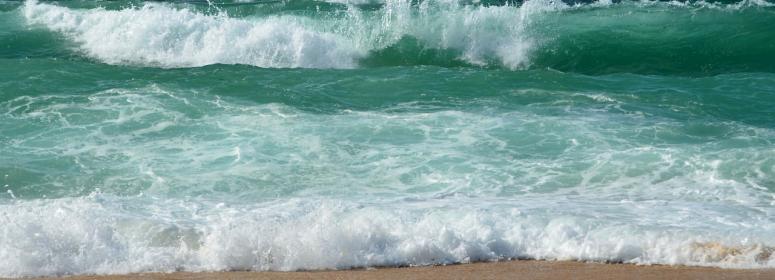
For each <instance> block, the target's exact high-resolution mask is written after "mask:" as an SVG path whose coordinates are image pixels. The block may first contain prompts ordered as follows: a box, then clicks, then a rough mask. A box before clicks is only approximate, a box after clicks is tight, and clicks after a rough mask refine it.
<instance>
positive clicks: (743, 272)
mask: <svg viewBox="0 0 775 280" xmlns="http://www.w3.org/2000/svg"><path fill="white" fill-rule="evenodd" d="M0 279H13V278H0ZM17 279H68V280H136V279H154V280H157V279H158V280H175V279H218V280H222V279H224V280H225V279H366V280H371V279H710V280H713V279H775V268H767V269H727V268H717V267H701V266H670V265H635V264H608V263H589V262H576V261H537V260H515V261H499V262H477V263H470V264H454V265H438V266H416V267H394V268H390V267H385V268H367V269H351V270H321V271H294V272H276V271H263V272H253V271H232V272H172V273H159V272H153V273H133V274H120V275H75V276H62V277H31V278H17Z"/></svg>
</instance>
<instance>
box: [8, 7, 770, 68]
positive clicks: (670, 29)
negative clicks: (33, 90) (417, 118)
mask: <svg viewBox="0 0 775 280" xmlns="http://www.w3.org/2000/svg"><path fill="white" fill-rule="evenodd" d="M332 2H335V3H344V4H330V5H335V7H334V8H329V9H327V10H326V11H325V12H312V13H292V12H276V13H271V14H260V13H259V14H260V15H259V14H256V15H250V13H248V14H247V15H242V16H229V13H228V11H221V12H219V13H215V14H213V13H206V12H202V11H201V10H197V9H194V8H192V7H195V6H190V5H189V6H173V5H171V4H145V5H143V6H141V7H132V8H124V9H117V10H106V9H102V8H95V9H73V8H66V7H62V6H56V5H51V4H42V3H38V2H37V1H28V2H26V4H25V5H24V7H23V8H22V10H23V13H24V16H25V18H26V20H27V22H28V23H29V24H32V25H35V26H43V27H45V28H47V29H50V30H53V31H56V32H59V33H62V34H64V35H65V36H66V37H67V38H69V39H70V40H72V41H73V42H75V43H76V44H77V47H76V48H77V49H78V51H79V52H82V53H83V54H85V55H86V56H88V57H91V58H95V59H98V60H100V61H102V62H105V63H110V64H132V65H142V66H154V67H165V68H173V67H196V66H203V65H209V64H247V65H254V66H259V67H269V68H295V67H302V68H355V67H376V66H391V65H440V66H478V67H496V68H507V69H512V70H521V69H530V68H552V69H557V70H561V71H572V72H581V73H610V72H637V73H686V74H691V73H724V72H742V71H748V72H771V71H775V64H773V63H770V61H775V45H773V44H772V43H771V42H772V41H773V39H775V38H774V37H773V35H772V32H770V29H769V27H770V26H771V23H772V22H775V10H773V9H772V8H771V7H770V6H771V5H770V4H768V3H767V2H752V1H747V2H740V3H735V4H712V3H705V2H699V3H679V2H669V3H660V2H656V3H655V2H637V3H636V2H623V3H616V4H614V3H605V2H595V3H591V4H577V5H568V4H564V3H562V2H554V1H547V0H535V1H528V2H525V3H523V4H521V5H516V4H510V3H508V2H506V3H504V4H502V5H483V4H481V5H473V4H465V3H459V2H457V1H421V2H416V1H406V0H390V1H383V2H373V1H366V2H364V3H365V4H366V6H368V7H369V8H364V7H363V5H364V3H361V2H363V1H355V2H353V1H332ZM353 3H354V4H353ZM374 3H377V4H374ZM237 8H239V7H237ZM318 8H319V7H318ZM299 9H301V10H304V9H305V8H304V7H302V8H299ZM235 11H240V10H235ZM234 13H236V12H234Z"/></svg>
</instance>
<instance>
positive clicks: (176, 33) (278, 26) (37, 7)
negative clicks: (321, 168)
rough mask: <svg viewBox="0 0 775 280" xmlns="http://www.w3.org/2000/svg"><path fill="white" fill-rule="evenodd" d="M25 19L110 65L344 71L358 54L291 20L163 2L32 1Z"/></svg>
mask: <svg viewBox="0 0 775 280" xmlns="http://www.w3.org/2000/svg"><path fill="white" fill-rule="evenodd" d="M24 13H25V16H26V18H27V19H28V21H29V22H30V23H32V24H42V25H45V26H46V27H47V28H49V29H51V30H55V31H58V32H62V33H64V34H66V35H68V36H70V37H71V38H72V39H73V40H74V41H76V42H77V43H79V44H80V46H81V50H82V51H83V52H85V53H86V54H87V55H89V56H91V57H94V58H97V59H100V60H102V61H104V62H106V63H111V64H119V63H133V64H142V65H154V66H162V67H190V66H202V65H208V64H216V63H222V64H249V65H255V66H261V67H311V68H349V67H354V66H355V60H356V59H357V58H358V57H359V56H360V55H362V53H360V52H359V51H358V50H355V49H353V48H352V47H351V44H349V43H348V42H347V39H346V38H342V37H341V36H337V35H335V34H331V33H326V32H317V31H314V30H310V29H308V28H306V27H305V26H304V25H303V24H302V23H300V22H299V21H298V20H297V19H294V18H289V17H270V18H266V19H262V20H255V21H250V20H244V19H234V18H229V17H227V16H212V15H204V14H200V13H197V12H194V11H190V10H187V9H175V8H171V7H168V6H166V5H160V4H146V5H144V6H142V7H140V8H137V9H125V10H120V11H108V10H104V9H94V10H84V11H81V10H71V9H68V8H64V7H59V6H55V5H49V4H39V3H37V1H28V2H27V3H26V4H25V7H24Z"/></svg>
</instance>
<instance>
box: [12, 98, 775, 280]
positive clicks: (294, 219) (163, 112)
mask: <svg viewBox="0 0 775 280" xmlns="http://www.w3.org/2000/svg"><path fill="white" fill-rule="evenodd" d="M522 94H529V93H527V92H525V93H522ZM557 94H558V95H561V96H564V97H565V98H569V99H571V100H573V101H574V102H595V103H601V106H609V105H611V104H616V102H621V101H619V100H618V99H621V98H622V97H621V96H619V98H618V99H617V98H614V97H611V96H609V95H607V94H605V93H600V92H596V93H585V94H579V95H572V94H567V93H557ZM558 102H559V101H558ZM413 106H415V105H414V104H403V105H398V106H397V107H396V108H392V109H391V110H389V111H390V112H382V111H370V112H358V111H342V112H332V113H329V114H315V113H310V112H305V111H303V110H299V109H295V108H294V107H291V106H285V105H281V104H258V105H256V104H244V103H240V102H239V100H235V99H230V98H216V97H214V96H211V95H207V94H204V95H199V94H196V93H190V94H176V93H174V92H172V91H169V90H165V89H164V88H163V87H160V86H155V85H154V86H148V87H145V88H139V89H114V90H107V91H104V92H100V93H96V94H91V95H88V96H45V95H44V96H35V97H19V98H16V99H14V100H9V101H6V102H3V103H0V110H1V111H0V120H2V121H3V123H4V126H5V127H15V126H17V125H19V124H24V125H30V124H35V123H45V124H46V126H47V127H46V129H45V130H41V131H40V132H36V133H33V134H30V135H26V136H25V137H23V138H21V137H20V138H19V139H15V140H14V141H10V142H8V146H7V147H6V148H7V149H4V150H3V152H4V153H5V155H6V156H8V157H10V158H24V159H28V160H30V161H31V162H32V163H33V164H34V162H35V161H46V162H47V163H46V165H54V166H68V167H69V168H72V170H73V171H72V172H77V174H79V176H73V175H72V174H73V173H68V174H62V173H61V172H51V173H50V174H47V173H45V172H46V170H35V169H34V168H30V169H31V171H29V172H43V173H40V174H37V173H36V174H33V175H32V176H29V178H27V179H25V180H27V181H23V182H24V183H25V185H24V186H18V185H15V183H14V182H18V181H15V180H16V178H15V176H18V172H17V173H13V174H12V175H11V176H10V177H7V178H4V180H5V181H4V182H7V184H10V186H9V187H10V189H13V190H14V192H15V196H14V197H10V196H0V224H1V225H2V226H1V227H0V259H2V260H4V261H3V262H0V276H8V277H16V276H40V275H61V274H85V273H99V274H112V273H128V272H142V271H175V270H186V271H203V270H207V271H210V270H243V269H250V270H297V269H344V268H350V267H362V266H396V265H425V264H445V263H458V262H472V261H489V260H498V259H508V258H534V259H558V260H583V261H613V262H627V263H640V264H653V263H658V264H686V265H706V266H718V267H739V268H753V267H775V258H773V257H772V252H773V244H775V236H773V235H772V234H771V233H772V232H773V231H775V220H773V217H775V212H774V211H775V210H774V209H773V208H772V206H773V205H772V203H773V201H774V200H773V193H772V192H771V191H770V190H768V189H767V187H768V184H770V183H769V182H771V179H770V178H772V174H773V172H775V169H772V158H773V157H775V149H772V148H771V147H769V146H765V147H764V148H763V147H762V146H757V145H755V142H756V141H753V142H752V143H753V144H751V145H747V144H745V143H746V141H747V140H746V139H750V137H752V135H753V136H756V137H758V139H772V138H773V135H772V133H773V132H772V131H771V130H769V129H763V128H756V127H750V126H746V125H743V124H737V123H727V124H720V125H725V126H727V127H726V130H725V132H724V133H725V134H727V137H725V138H724V139H723V140H718V141H713V142H712V143H709V144H702V143H700V144H692V145H665V144H658V145H649V144H644V143H640V144H638V145H634V144H633V143H635V142H633V141H635V140H634V139H640V138H639V136H638V135H645V136H643V137H647V138H648V137H652V136H650V135H653V137H654V138H659V137H665V138H667V140H668V141H669V139H670V138H671V137H674V136H672V135H674V134H686V133H685V132H681V130H682V129H686V126H687V124H685V123H682V122H677V121H674V120H670V119H661V118H657V117H655V118H654V119H651V120H643V119H642V118H640V117H639V116H638V115H634V114H633V115H629V114H621V116H619V117H620V118H619V119H616V120H615V121H611V120H610V119H608V118H611V117H612V116H614V115H615V114H610V113H608V114H605V113H596V112H595V111H594V110H591V111H585V112H584V114H581V115H572V114H570V113H569V115H563V116H555V115H552V114H548V115H547V114H533V113H530V112H527V111H526V112H513V111H506V112H499V111H487V110H485V111H477V112H466V111H458V110H451V109H448V110H437V111H433V112H416V110H414V111H413V110H407V109H412V108H413ZM593 107H594V106H593ZM201 108H208V109H207V114H204V115H199V114H196V112H198V110H201ZM618 109H621V108H618ZM610 110H617V108H610ZM644 122H651V123H649V124H648V125H645V124H644ZM676 131H678V132H676ZM63 137H65V138H67V139H69V141H66V142H63V141H60V140H61V139H62V138H63ZM648 139H652V138H648ZM643 141H644V142H648V141H657V140H648V141H646V140H643ZM724 142H729V143H728V144H729V145H727V144H724ZM719 147H721V148H719ZM724 147H726V148H724ZM768 147H769V148H768ZM22 155H23V156H22ZM20 166H21V167H22V168H24V167H25V166H26V165H25V163H21V165H20ZM35 166H37V165H35ZM57 170H60V169H57ZM40 178H42V179H40ZM39 179H40V180H39ZM35 180H39V181H35ZM762 186H763V187H762ZM79 187H81V188H84V189H79ZM96 188H99V189H96ZM35 189H46V190H47V191H48V193H49V194H50V195H52V196H58V197H62V196H70V195H73V194H78V193H83V192H86V193H88V192H91V193H92V194H91V195H89V196H84V197H78V198H67V197H64V198H55V199H29V196H34V193H30V191H31V190H33V191H34V190H35ZM59 189H64V190H65V191H66V192H64V193H63V194H61V195H57V190H59ZM100 190H102V191H100Z"/></svg>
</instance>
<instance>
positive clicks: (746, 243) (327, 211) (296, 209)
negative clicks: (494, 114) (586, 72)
mask: <svg viewBox="0 0 775 280" xmlns="http://www.w3.org/2000/svg"><path fill="white" fill-rule="evenodd" d="M485 202H489V203H492V205H487V206H486V207H481V206H480V205H481V204H482V203H485ZM391 205H400V207H394V206H391ZM430 205H433V206H434V207H432V208H428V207H427V206H430ZM601 207H606V208H608V210H607V212H599V211H598V212H587V210H590V209H600V208H601ZM687 208H690V209H697V210H700V209H707V206H701V205H692V204H680V203H677V204H664V203H661V202H639V203H633V202H624V201H623V202H618V203H617V202H610V201H609V202H603V201H595V200H592V199H590V198H589V197H587V198H584V199H580V200H575V199H573V198H570V197H553V198H552V197H550V196H538V197H524V198H520V199H509V200H489V201H485V200H481V199H464V198H446V199H436V200H435V201H418V202H413V203H407V202H401V203H399V204H396V203H395V202H392V203H390V202H387V201H386V202H383V203H380V202H379V200H378V199H372V200H370V201H369V202H365V201H364V202H362V203H358V202H352V201H338V200H319V199H304V198H298V199H290V200H278V201H273V202H266V203H259V204H252V205H241V204H228V203H226V204H224V203H210V202H207V201H196V200H193V201H192V200H175V199H158V198H152V197H135V198H122V199H119V198H115V197H111V196H104V195H101V194H94V195H92V196H89V197H83V198H63V199H56V200H39V201H24V202H14V203H10V204H2V205H0V214H1V215H0V221H2V222H3V225H4V226H3V227H2V228H0V237H2V239H0V248H1V249H0V257H2V259H3V260H4V261H3V262H0V272H2V273H1V274H0V276H6V277H18V276H41V275H64V274H86V273H97V274H116V273H130V272H143V271H176V270H186V271H220V270H257V271H263V270H282V271H287V270H297V269H345V268H351V267H364V266H397V265H429V264H450V263H460V262H463V263H465V262H474V261H492V260H502V259H508V258H534V259H549V260H585V261H613V262H626V263H640V264H651V263H660V264H687V265H710V266H721V267H737V268H752V267H774V266H775V259H773V258H771V253H772V251H773V248H772V247H767V246H766V245H764V244H773V243H772V242H775V240H773V238H772V235H768V234H766V232H771V231H772V230H773V225H772V223H771V222H766V221H765V220H766V219H763V220H759V221H758V222H754V223H746V222H742V221H741V220H749V221H750V220H751V219H750V218H751V216H748V215H755V216H757V217H760V218H764V216H761V215H762V214H758V213H755V212H747V213H739V214H729V213H724V212H717V211H709V212H707V213H702V214H703V215H705V214H712V215H714V216H705V217H706V218H711V219H713V220H707V221H703V223H701V224H702V226H694V225H699V224H700V223H698V222H697V221H694V220H693V219H694V217H696V215H688V214H686V213H685V212H686V210H685V209H687ZM736 210H739V209H736ZM547 211H550V213H551V214H550V215H548V214H547ZM706 211H708V210H706ZM632 218H636V219H637V222H634V221H630V222H625V221H626V219H632ZM726 220H728V221H735V222H732V223H726V222H724V221H726Z"/></svg>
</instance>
